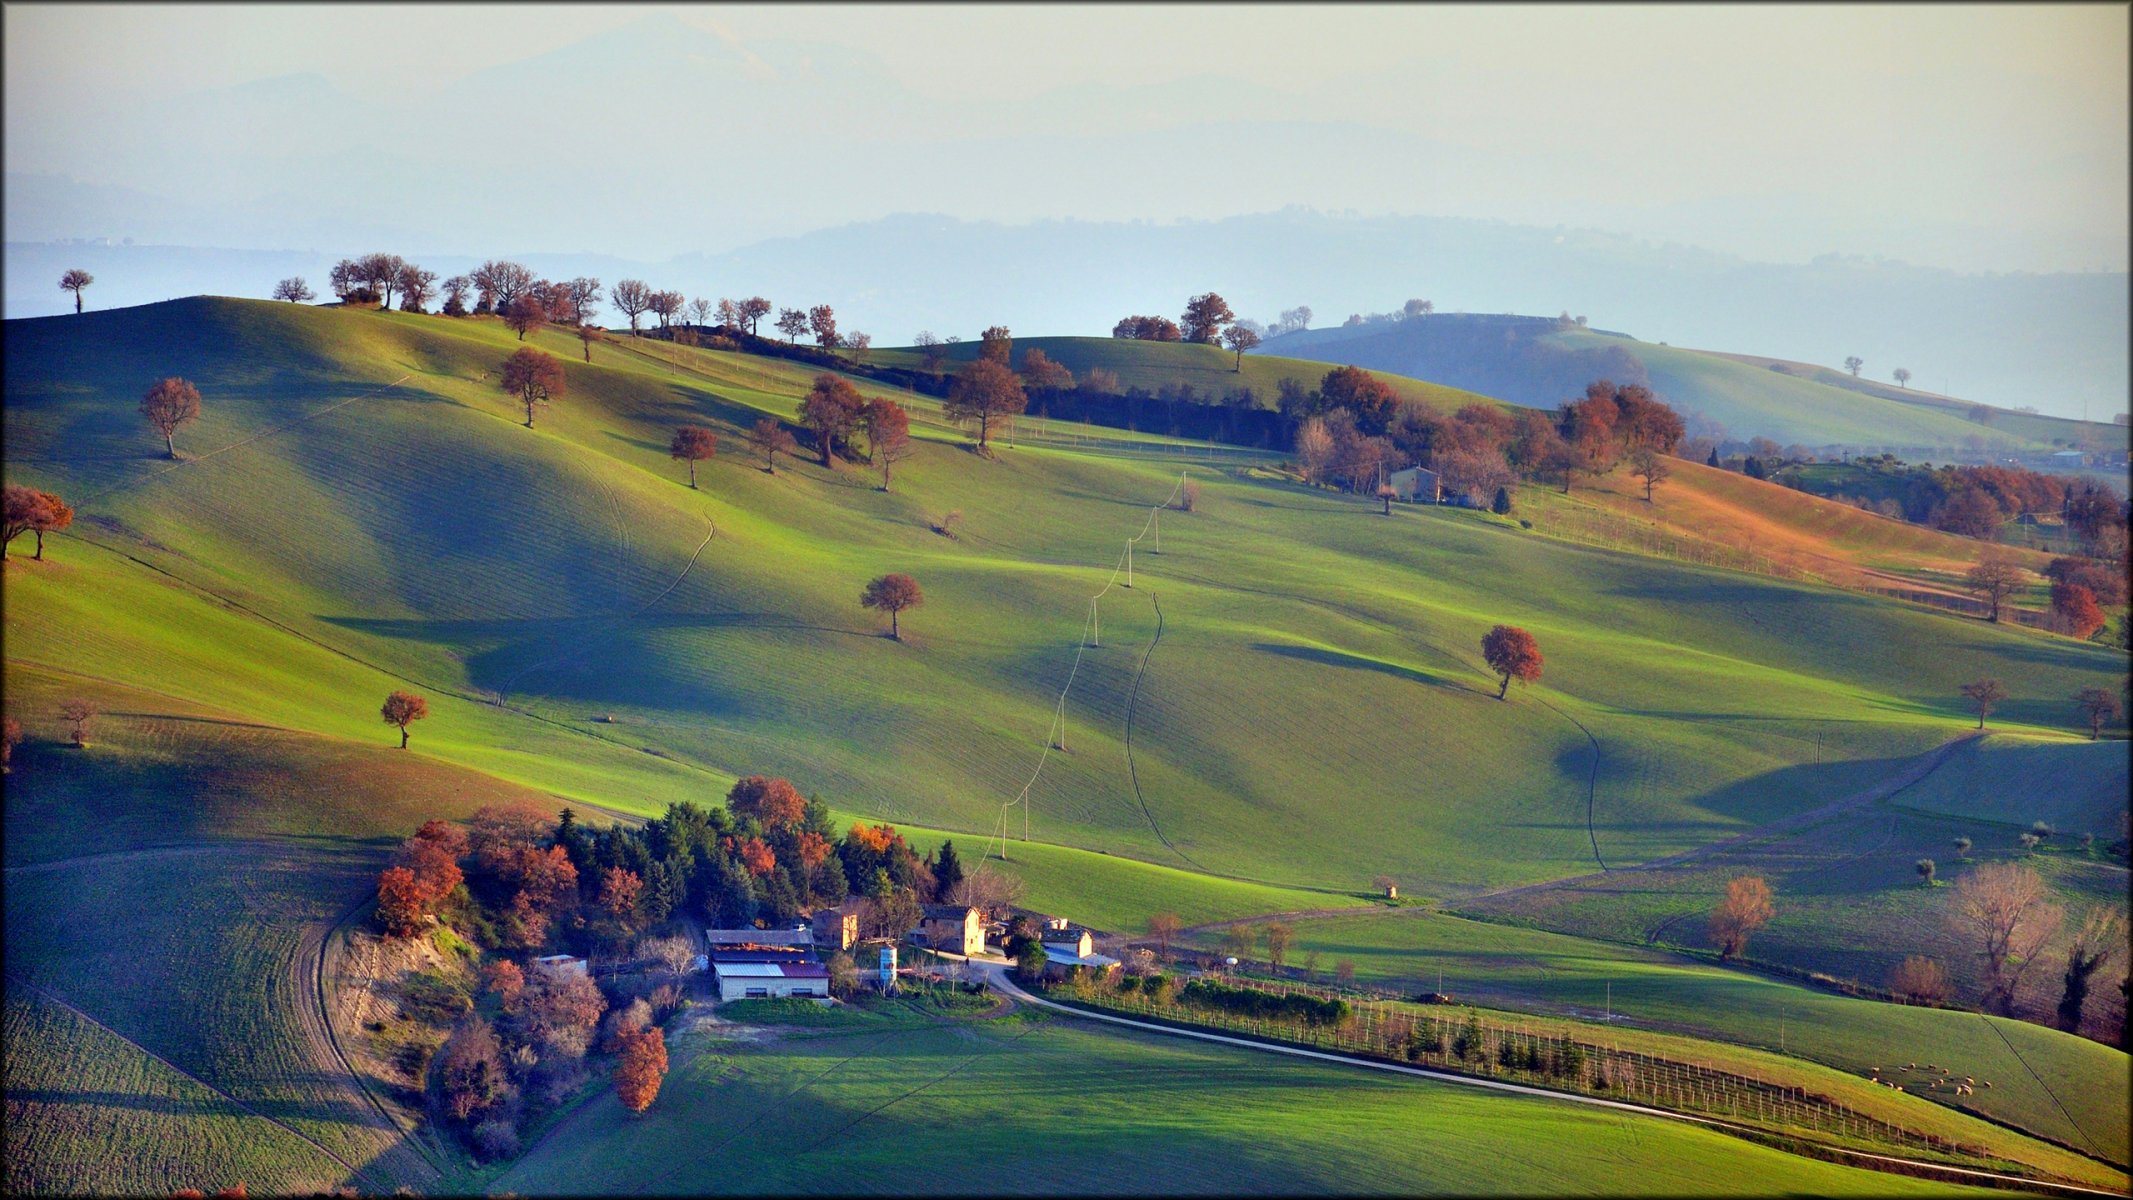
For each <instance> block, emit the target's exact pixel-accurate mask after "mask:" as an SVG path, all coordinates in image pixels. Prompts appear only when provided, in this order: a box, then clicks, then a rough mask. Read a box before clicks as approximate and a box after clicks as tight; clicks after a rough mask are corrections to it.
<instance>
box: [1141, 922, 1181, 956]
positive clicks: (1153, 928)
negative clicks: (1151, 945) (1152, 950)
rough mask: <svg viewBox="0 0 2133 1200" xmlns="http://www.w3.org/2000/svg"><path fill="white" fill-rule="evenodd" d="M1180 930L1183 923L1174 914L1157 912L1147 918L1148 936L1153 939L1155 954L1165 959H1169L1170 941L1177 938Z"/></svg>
mask: <svg viewBox="0 0 2133 1200" xmlns="http://www.w3.org/2000/svg"><path fill="white" fill-rule="evenodd" d="M1182 928H1184V922H1182V921H1180V920H1179V919H1178V914H1176V913H1174V912H1159V913H1157V914H1155V915H1154V916H1152V917H1149V918H1148V936H1149V937H1152V938H1154V939H1155V946H1156V951H1157V953H1159V954H1161V955H1162V956H1163V957H1165V958H1168V957H1170V940H1171V939H1172V938H1174V937H1176V936H1178V930H1180V929H1182Z"/></svg>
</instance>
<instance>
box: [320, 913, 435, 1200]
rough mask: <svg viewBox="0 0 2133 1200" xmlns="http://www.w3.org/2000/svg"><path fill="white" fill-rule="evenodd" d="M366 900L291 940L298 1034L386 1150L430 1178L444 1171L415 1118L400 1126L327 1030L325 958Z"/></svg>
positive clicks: (328, 1009) (330, 1010) (329, 1017)
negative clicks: (384, 1138)
mask: <svg viewBox="0 0 2133 1200" xmlns="http://www.w3.org/2000/svg"><path fill="white" fill-rule="evenodd" d="M369 903H370V895H369V893H368V892H367V891H366V892H365V893H364V894H362V895H360V896H358V897H357V898H356V899H355V900H354V902H352V903H350V904H349V906H348V907H347V908H345V909H343V910H341V913H340V915H339V916H336V917H335V918H334V919H333V920H332V921H330V922H326V923H323V924H321V923H317V922H314V923H312V924H310V925H307V926H305V928H304V933H303V937H302V938H301V939H300V940H299V941H298V943H297V952H296V955H295V956H294V958H293V959H292V965H293V966H294V968H295V970H296V982H297V985H298V986H299V987H300V988H302V989H303V991H304V1003H303V1004H301V1005H299V1006H298V1012H299V1013H300V1014H301V1021H300V1024H301V1026H302V1027H303V1033H304V1038H305V1040H306V1041H307V1042H309V1043H310V1044H311V1047H312V1050H313V1052H314V1053H316V1052H318V1051H319V1050H321V1049H323V1050H324V1051H325V1054H324V1055H323V1056H322V1057H325V1058H328V1059H330V1060H331V1061H332V1062H333V1063H334V1064H335V1065H337V1066H338V1067H339V1068H340V1070H341V1072H342V1074H343V1075H345V1076H346V1077H347V1078H346V1081H345V1084H344V1086H346V1087H348V1088H349V1089H351V1090H353V1091H354V1092H355V1093H356V1094H357V1095H359V1096H361V1097H362V1098H363V1103H364V1105H365V1106H366V1107H368V1108H369V1109H370V1111H371V1112H372V1113H374V1114H376V1116H377V1118H378V1120H379V1121H380V1122H382V1124H383V1128H384V1129H385V1130H386V1131H387V1132H388V1133H389V1135H390V1137H391V1138H392V1142H391V1147H390V1149H388V1150H387V1151H386V1153H388V1154H390V1153H394V1152H397V1151H399V1150H401V1149H402V1148H403V1147H404V1148H406V1149H407V1150H408V1151H410V1152H411V1153H412V1154H413V1156H414V1157H415V1158H416V1159H417V1160H419V1161H420V1162H421V1164H422V1165H423V1166H424V1167H426V1168H428V1170H429V1172H430V1175H431V1178H433V1179H434V1178H438V1177H441V1176H442V1175H443V1174H444V1168H443V1167H442V1165H440V1164H439V1163H438V1162H437V1161H436V1159H434V1158H432V1157H431V1156H430V1152H429V1150H428V1148H427V1147H425V1146H423V1144H422V1142H421V1141H420V1135H419V1132H418V1131H419V1129H420V1122H419V1121H418V1122H417V1124H416V1128H413V1129H410V1128H407V1127H404V1126H402V1125H401V1123H400V1120H399V1118H397V1117H395V1116H394V1115H393V1113H392V1111H391V1110H390V1109H388V1108H386V1107H385V1102H384V1101H382V1100H380V1099H378V1096H377V1093H375V1092H373V1091H371V1089H370V1083H369V1081H368V1080H367V1079H366V1078H365V1077H364V1075H363V1073H362V1072H361V1071H359V1070H357V1069H356V1065H355V1061H354V1060H353V1059H351V1058H349V1057H348V1052H347V1051H346V1050H345V1049H343V1048H342V1046H341V1039H340V1035H338V1034H336V1033H335V1032H334V1031H333V1005H332V1003H331V1001H330V1000H329V999H328V995H327V992H328V988H327V984H326V959H327V956H328V954H329V952H330V951H331V949H332V946H333V941H334V939H335V938H337V937H339V936H340V935H341V933H342V931H343V930H344V929H345V928H346V927H347V926H348V925H349V924H350V923H351V922H353V921H354V920H355V918H356V915H357V914H358V913H360V912H362V911H363V909H364V907H365V906H366V905H368V904H369ZM307 977H308V978H307ZM380 1157H383V1155H381V1156H380ZM403 1182H404V1181H403Z"/></svg>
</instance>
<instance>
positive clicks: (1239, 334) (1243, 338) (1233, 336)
mask: <svg viewBox="0 0 2133 1200" xmlns="http://www.w3.org/2000/svg"><path fill="white" fill-rule="evenodd" d="M1222 341H1223V343H1224V344H1225V345H1227V346H1228V347H1229V348H1230V349H1232V350H1234V351H1236V352H1237V361H1236V362H1234V363H1232V364H1230V368H1229V369H1230V370H1231V371H1232V372H1238V371H1242V370H1244V352H1245V351H1247V350H1250V349H1252V348H1253V347H1255V346H1257V345H1258V344H1259V331H1258V330H1256V329H1253V328H1251V327H1250V326H1248V325H1243V324H1238V325H1232V326H1230V327H1229V332H1228V333H1225V334H1223V335H1222Z"/></svg>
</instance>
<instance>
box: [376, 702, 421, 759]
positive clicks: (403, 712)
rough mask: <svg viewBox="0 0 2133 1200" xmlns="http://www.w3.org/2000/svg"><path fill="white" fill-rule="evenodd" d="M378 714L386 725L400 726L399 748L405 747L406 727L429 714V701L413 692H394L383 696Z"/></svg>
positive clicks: (403, 748)
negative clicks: (382, 702)
mask: <svg viewBox="0 0 2133 1200" xmlns="http://www.w3.org/2000/svg"><path fill="white" fill-rule="evenodd" d="M378 715H379V716H380V717H383V718H384V719H385V723H386V724H387V725H397V726H399V727H400V748H401V749H402V750H405V749H407V727H408V726H409V725H412V724H414V723H415V722H417V721H420V720H422V719H423V718H424V717H427V716H429V715H430V702H429V701H427V700H425V699H423V698H422V697H420V696H417V695H416V694H414V693H413V692H394V693H393V694H392V695H390V696H387V697H386V698H385V703H384V705H383V706H382V707H380V708H379V709H378Z"/></svg>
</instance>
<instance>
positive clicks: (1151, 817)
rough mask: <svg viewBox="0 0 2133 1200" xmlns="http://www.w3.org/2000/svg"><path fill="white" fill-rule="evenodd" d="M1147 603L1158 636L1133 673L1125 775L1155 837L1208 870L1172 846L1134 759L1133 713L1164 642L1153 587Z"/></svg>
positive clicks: (1160, 607) (1160, 606)
mask: <svg viewBox="0 0 2133 1200" xmlns="http://www.w3.org/2000/svg"><path fill="white" fill-rule="evenodd" d="M1148 602H1149V603H1150V604H1153V605H1155V637H1154V639H1153V640H1151V641H1150V642H1149V643H1148V650H1147V652H1146V653H1145V654H1142V655H1141V666H1140V670H1138V671H1135V672H1134V673H1133V690H1132V691H1131V692H1130V693H1129V694H1128V695H1127V697H1126V774H1127V776H1128V778H1130V779H1131V780H1132V781H1133V798H1134V800H1136V801H1137V802H1139V804H1140V806H1141V815H1142V816H1143V817H1146V818H1147V819H1148V828H1150V829H1152V830H1154V831H1155V838H1156V840H1157V841H1159V842H1161V843H1163V848H1164V849H1166V850H1168V851H1170V852H1171V853H1172V854H1175V855H1177V856H1178V857H1179V858H1181V859H1183V860H1185V861H1186V862H1188V863H1192V866H1193V869H1194V870H1197V871H1202V872H1205V871H1206V870H1207V868H1205V867H1203V866H1201V865H1200V864H1199V863H1197V862H1193V858H1192V855H1190V854H1187V853H1185V852H1184V851H1183V850H1180V849H1178V848H1177V847H1176V846H1175V845H1173V844H1172V843H1171V841H1170V839H1169V838H1168V837H1167V836H1165V835H1164V833H1163V827H1162V826H1161V825H1159V824H1157V823H1156V820H1155V813H1154V812H1152V811H1150V810H1149V808H1148V797H1147V796H1146V795H1144V794H1142V792H1141V771H1140V767H1139V766H1138V765H1136V764H1135V762H1134V759H1133V714H1134V710H1135V709H1136V708H1137V707H1138V706H1139V704H1140V698H1141V680H1143V679H1145V678H1147V675H1148V660H1149V659H1151V658H1154V657H1155V648H1156V647H1157V646H1160V645H1162V644H1163V603H1162V601H1160V600H1158V599H1156V595H1155V590H1154V589H1153V588H1151V589H1149V591H1148Z"/></svg>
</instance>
